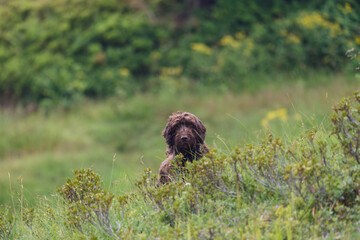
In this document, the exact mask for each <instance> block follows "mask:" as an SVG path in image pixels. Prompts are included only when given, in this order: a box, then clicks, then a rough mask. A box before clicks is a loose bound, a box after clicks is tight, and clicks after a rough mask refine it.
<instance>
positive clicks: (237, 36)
mask: <svg viewBox="0 0 360 240" xmlns="http://www.w3.org/2000/svg"><path fill="white" fill-rule="evenodd" d="M235 37H236V38H237V39H239V40H241V39H244V38H246V34H245V33H243V32H238V33H236V34H235Z"/></svg>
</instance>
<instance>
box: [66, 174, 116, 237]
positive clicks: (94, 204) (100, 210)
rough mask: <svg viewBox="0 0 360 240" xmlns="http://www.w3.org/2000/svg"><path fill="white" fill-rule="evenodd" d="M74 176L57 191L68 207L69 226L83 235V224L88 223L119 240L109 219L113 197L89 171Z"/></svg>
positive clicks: (96, 176) (95, 175) (97, 177)
mask: <svg viewBox="0 0 360 240" xmlns="http://www.w3.org/2000/svg"><path fill="white" fill-rule="evenodd" d="M74 174H75V178H73V179H68V180H67V183H66V184H64V185H63V186H62V187H61V188H60V189H59V192H60V194H61V195H62V197H63V198H64V200H65V201H66V203H67V206H68V213H67V215H68V219H67V221H68V224H69V226H71V227H76V228H77V229H78V230H79V231H80V232H82V233H83V232H84V224H85V223H90V224H92V225H94V226H95V227H97V228H98V229H100V230H101V231H102V232H103V233H105V234H106V235H108V236H110V237H113V238H115V239H119V236H118V233H117V232H116V231H115V230H114V228H113V226H112V225H111V219H110V208H111V204H112V201H113V198H114V195H113V194H111V193H110V192H108V191H106V190H104V189H103V186H102V182H101V180H100V176H99V175H97V174H96V173H95V172H93V171H92V170H91V169H87V170H84V169H82V170H80V171H77V170H75V171H74ZM118 230H119V229H118Z"/></svg>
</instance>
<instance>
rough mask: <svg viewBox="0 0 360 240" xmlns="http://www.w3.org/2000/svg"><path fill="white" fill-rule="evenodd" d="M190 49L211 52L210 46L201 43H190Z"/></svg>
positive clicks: (208, 53)
mask: <svg viewBox="0 0 360 240" xmlns="http://www.w3.org/2000/svg"><path fill="white" fill-rule="evenodd" d="M191 49H192V50H193V51H195V52H201V53H205V54H207V55H210V54H211V48H209V47H208V46H206V45H205V44H203V43H192V44H191Z"/></svg>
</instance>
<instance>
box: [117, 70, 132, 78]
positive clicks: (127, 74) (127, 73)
mask: <svg viewBox="0 0 360 240" xmlns="http://www.w3.org/2000/svg"><path fill="white" fill-rule="evenodd" d="M119 74H120V75H121V76H123V77H127V76H129V75H130V70H129V69H128V68H120V69H119Z"/></svg>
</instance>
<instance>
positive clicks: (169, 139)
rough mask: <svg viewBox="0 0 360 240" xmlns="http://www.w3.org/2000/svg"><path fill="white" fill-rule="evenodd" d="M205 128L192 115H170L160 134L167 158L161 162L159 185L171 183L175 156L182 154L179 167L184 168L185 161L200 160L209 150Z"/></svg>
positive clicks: (179, 113)
mask: <svg viewBox="0 0 360 240" xmlns="http://www.w3.org/2000/svg"><path fill="white" fill-rule="evenodd" d="M205 134H206V128H205V126H204V124H203V123H202V122H201V121H200V119H198V118H197V117H196V116H195V115H194V114H191V113H188V112H177V113H173V114H172V115H170V117H169V120H168V123H167V125H166V127H165V129H164V130H163V132H162V135H163V136H164V138H165V140H166V143H167V145H168V147H167V150H166V155H167V158H166V159H165V161H163V162H162V164H161V166H160V169H159V183H161V184H164V183H167V182H170V181H171V175H172V173H171V172H172V171H171V170H173V169H174V166H172V164H171V161H172V160H173V159H174V158H175V156H177V155H179V154H182V156H183V157H182V162H181V163H180V164H179V165H180V167H183V166H185V163H186V161H190V162H192V161H193V160H197V159H200V158H202V157H203V156H204V155H205V154H206V153H208V152H209V149H208V148H207V147H206V144H205Z"/></svg>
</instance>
